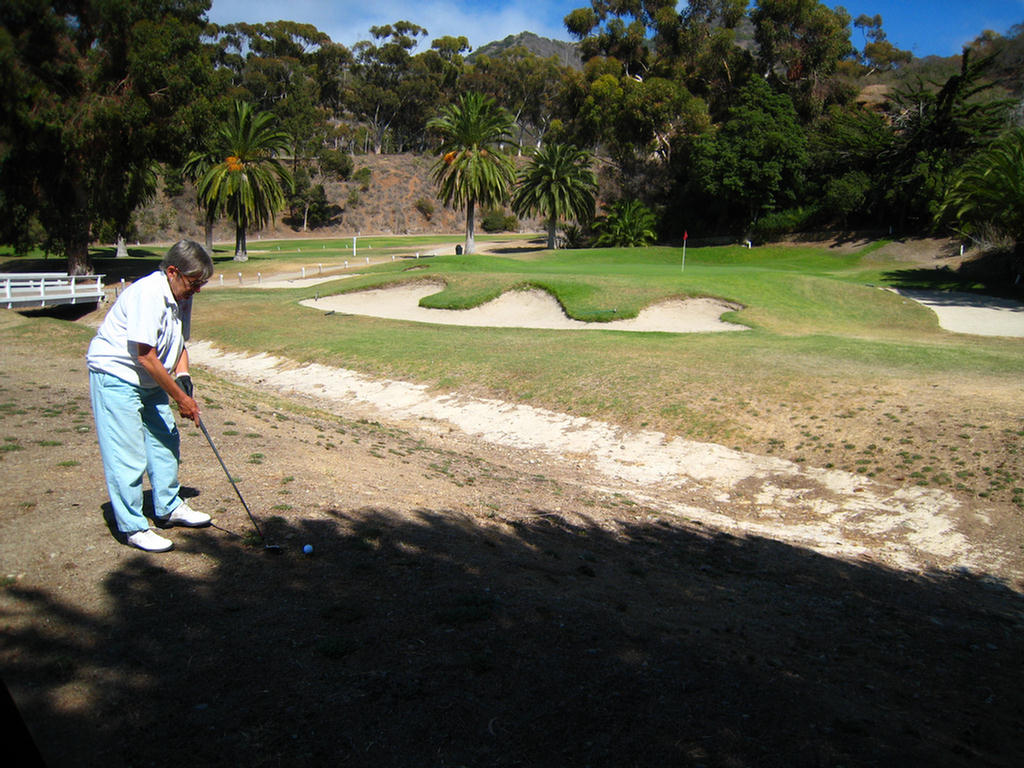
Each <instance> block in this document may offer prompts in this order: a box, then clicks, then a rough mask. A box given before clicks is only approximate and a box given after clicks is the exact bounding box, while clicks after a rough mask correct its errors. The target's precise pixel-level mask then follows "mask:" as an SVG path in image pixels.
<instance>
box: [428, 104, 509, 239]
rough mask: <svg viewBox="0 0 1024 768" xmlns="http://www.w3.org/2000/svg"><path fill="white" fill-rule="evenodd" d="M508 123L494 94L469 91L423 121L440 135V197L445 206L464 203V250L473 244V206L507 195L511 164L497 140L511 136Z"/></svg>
mask: <svg viewBox="0 0 1024 768" xmlns="http://www.w3.org/2000/svg"><path fill="white" fill-rule="evenodd" d="M512 125H513V123H512V118H511V117H510V116H509V114H508V113H507V112H506V111H505V110H504V109H502V108H501V107H499V106H498V104H497V102H495V101H494V99H491V98H488V97H486V96H483V95H481V94H479V93H473V92H470V93H467V94H465V95H464V96H463V97H462V98H461V99H460V100H459V102H458V103H456V104H449V105H448V106H447V107H445V108H444V109H443V110H442V112H441V115H440V116H439V117H435V118H433V119H431V120H429V121H428V122H427V128H428V129H430V130H433V131H436V132H437V133H438V134H439V135H440V137H441V146H440V149H439V150H438V151H439V153H440V155H441V157H440V159H439V160H438V161H437V163H436V164H435V165H434V167H433V169H432V174H433V177H434V181H435V182H436V183H437V185H438V187H439V189H440V192H441V199H442V200H443V201H444V204H445V205H447V206H449V207H454V206H460V207H461V206H465V207H466V247H465V252H466V253H467V254H469V253H473V250H474V244H473V225H474V219H475V213H476V206H477V205H482V206H498V205H503V204H504V203H505V201H506V200H508V197H509V190H510V189H511V187H512V182H513V180H514V177H515V170H514V168H513V165H512V161H511V160H510V159H509V158H508V156H506V155H505V154H503V153H502V152H500V151H499V149H498V145H499V144H500V143H501V142H504V141H508V140H509V139H510V138H511V134H512Z"/></svg>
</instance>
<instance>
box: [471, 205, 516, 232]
mask: <svg viewBox="0 0 1024 768" xmlns="http://www.w3.org/2000/svg"><path fill="white" fill-rule="evenodd" d="M480 227H481V229H483V230H484V231H485V232H515V231H516V230H517V229H519V219H517V218H516V217H515V216H512V215H511V214H506V213H505V212H504V211H503V210H501V209H500V208H491V209H490V210H488V211H487V212H485V213H484V217H483V220H482V221H481V222H480Z"/></svg>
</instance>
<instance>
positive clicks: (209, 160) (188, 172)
mask: <svg viewBox="0 0 1024 768" xmlns="http://www.w3.org/2000/svg"><path fill="white" fill-rule="evenodd" d="M217 160H218V158H217V157H216V156H215V154H214V151H213V150H212V149H210V148H207V149H206V150H204V151H199V152H192V153H191V154H190V155H189V156H188V159H187V160H186V161H185V164H184V165H183V166H182V168H181V172H182V174H183V175H184V176H185V177H186V178H188V179H189V180H190V181H193V182H195V183H196V184H197V185H198V183H199V180H200V179H202V178H203V177H204V176H205V175H206V174H207V173H208V172H209V170H210V169H211V168H212V167H213V166H214V165H216V164H217ZM196 198H197V202H198V203H199V207H200V208H202V209H203V219H204V221H203V223H204V229H205V230H206V252H207V253H208V254H210V255H211V256H212V255H213V225H214V222H215V221H216V220H217V204H216V201H215V200H214V201H210V202H206V201H204V200H203V198H202V195H200V194H199V190H198V188H197V189H196Z"/></svg>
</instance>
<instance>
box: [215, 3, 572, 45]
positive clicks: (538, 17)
mask: <svg viewBox="0 0 1024 768" xmlns="http://www.w3.org/2000/svg"><path fill="white" fill-rule="evenodd" d="M492 4H493V5H492ZM575 5H579V3H573V2H571V0H546V1H542V2H529V0H522V1H520V2H501V1H500V0H497V2H495V0H491V1H490V2H488V0H477V1H476V2H472V1H470V2H466V0H417V1H416V2H412V1H411V0H371V2H366V3H351V2H340V3H339V2H324V0H292V1H291V2H289V3H287V4H286V5H282V4H281V3H280V2H270V0H244V1H243V0H213V7H212V8H211V10H210V12H209V14H208V17H209V19H210V20H211V21H213V22H216V23H219V24H226V23H230V22H235V21H245V22H250V23H255V22H260V21H275V20H278V19H281V18H286V19H289V20H291V21H296V22H301V23H308V24H313V25H314V26H316V27H317V28H318V29H319V30H321V31H322V32H326V33H327V34H328V35H329V36H330V38H331V39H332V40H334V41H335V42H338V43H342V44H344V45H347V46H351V45H353V44H354V43H356V42H358V41H359V40H367V39H369V38H370V27H372V26H378V25H384V24H392V23H394V22H396V21H400V20H405V21H411V22H413V23H414V24H418V25H419V26H421V27H424V28H426V30H427V31H428V34H427V36H426V37H425V38H424V41H423V44H422V45H421V48H420V49H421V50H422V48H423V47H425V46H426V45H429V43H430V41H431V40H435V39H437V38H439V37H444V36H445V35H451V36H453V37H458V36H465V37H466V38H467V39H468V40H469V43H470V45H471V46H472V47H474V48H477V47H479V46H481V45H485V44H487V43H489V42H491V41H494V40H501V39H502V38H505V37H507V36H508V35H514V34H518V33H520V32H524V31H530V32H534V33H535V34H538V35H541V36H543V37H551V38H555V39H560V40H567V39H569V35H568V33H567V32H566V30H565V26H564V25H563V23H562V19H563V18H564V16H565V14H566V13H567V12H568V10H569V9H571V8H572V7H575Z"/></svg>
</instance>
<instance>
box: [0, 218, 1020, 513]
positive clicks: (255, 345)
mask: <svg viewBox="0 0 1024 768" xmlns="http://www.w3.org/2000/svg"><path fill="white" fill-rule="evenodd" d="M501 239H504V238H501ZM479 240H480V241H484V240H485V238H483V237H481V238H479ZM456 242H459V238H457V237H454V236H453V237H431V238H383V237H382V238H360V239H359V245H358V247H359V254H360V257H362V256H365V255H370V256H371V260H373V261H374V262H375V263H374V264H372V265H366V264H365V263H364V264H359V265H350V268H349V270H348V271H349V273H350V274H351V273H356V272H358V273H359V274H358V276H352V277H348V278H346V279H339V280H335V281H331V282H326V283H321V284H319V285H316V286H311V287H304V288H297V289H281V290H274V291H268V290H260V289H256V288H255V287H237V281H236V282H235V284H234V286H232V287H230V288H224V289H221V288H219V287H217V284H216V283H217V281H215V283H214V284H213V285H211V286H210V287H209V288H208V289H206V290H204V291H203V293H202V294H201V296H200V298H199V300H198V301H197V302H196V310H195V318H194V324H193V328H194V329H195V333H196V334H197V335H198V336H199V337H201V338H205V339H209V340H211V341H213V342H214V343H215V344H217V345H218V346H222V347H227V348H233V349H238V350H249V351H252V352H266V353H269V354H272V355H276V356H280V357H285V358H290V359H293V360H296V361H300V362H307V361H310V362H318V363H322V364H325V365H333V366H339V367H346V368H352V369H355V370H359V371H363V372H365V373H368V374H370V375H375V376H382V377H391V378H398V379H404V380H411V381H416V382H422V383H425V384H427V385H429V386H431V387H433V388H435V389H437V390H455V389H458V390H461V391H465V392H469V393H474V394H480V395H486V396H493V397H499V398H502V399H508V400H512V401H517V402H523V403H529V404H532V405H536V406H540V407H547V408H551V409H554V410H557V411H561V412H566V413H571V414H574V415H580V416H587V417H591V418H597V419H602V420H607V421H611V422H614V423H618V424H622V425H624V426H627V427H632V428H648V429H656V430H660V431H664V432H666V433H669V434H678V435H682V436H687V437H693V438H697V439H706V440H711V441H714V442H719V443H722V444H724V445H727V446H731V447H744V448H752V449H755V450H763V451H766V452H771V453H773V454H776V455H780V456H787V457H789V458H792V459H794V460H801V461H802V460H807V461H808V462H819V463H820V464H821V465H825V464H826V463H827V464H828V465H829V466H833V465H834V466H836V467H839V468H844V469H849V470H850V471H860V472H864V473H866V474H871V475H874V474H875V473H876V472H878V471H881V470H880V467H882V466H885V467H886V471H887V472H890V473H893V474H895V473H898V472H901V471H903V470H902V469H901V467H902V466H903V465H904V464H905V462H904V461H902V460H901V458H900V456H899V454H898V453H897V451H900V450H903V449H905V448H907V447H908V446H910V447H916V448H917V449H918V450H920V446H922V445H924V444H925V441H926V439H927V438H926V434H925V433H924V432H923V431H922V430H923V429H924V427H923V426H921V425H922V424H923V423H924V419H925V418H935V417H940V418H942V419H946V421H947V422H948V426H947V427H946V429H947V430H948V431H949V433H948V434H947V435H946V438H945V439H946V440H947V441H948V442H949V446H950V447H949V448H948V450H946V451H945V452H944V454H943V456H944V459H943V463H942V464H941V466H940V465H938V464H936V463H935V462H931V463H932V464H935V469H934V471H933V472H929V473H925V472H923V471H922V470H921V466H923V465H924V462H914V463H913V464H911V465H909V468H908V469H907V470H906V471H907V472H908V473H909V472H911V471H913V472H919V473H920V474H921V475H922V477H920V478H914V480H920V481H921V482H934V483H935V484H937V485H943V486H945V485H947V484H948V483H950V482H952V478H953V477H954V476H955V475H954V473H955V472H958V471H961V472H962V471H964V469H963V467H962V466H961V465H959V464H956V463H955V462H954V458H955V459H956V460H957V461H962V459H961V457H964V456H967V455H968V454H969V451H970V450H974V449H973V448H972V441H979V440H987V441H989V443H991V441H992V438H991V437H988V436H986V435H985V434H984V433H985V430H986V428H987V427H992V426H999V425H1000V424H999V422H998V419H999V418H1004V417H1005V418H1007V419H1009V421H1004V422H1003V423H1004V424H1005V423H1010V424H1017V423H1019V422H1020V418H1021V416H1020V410H1019V408H1018V409H1017V410H1012V408H1015V407H1016V406H1006V403H1005V402H1004V400H990V399H986V397H988V395H985V394H982V393H988V392H1007V391H1014V387H1017V388H1018V389H1019V382H1020V381H1021V380H1024V339H999V338H986V337H977V336H965V335H958V334H951V333H947V332H945V331H943V330H941V329H940V328H939V327H938V323H937V320H936V317H935V315H934V314H933V313H932V312H931V311H930V310H928V309H927V308H924V307H922V306H920V305H919V304H917V303H916V302H913V301H910V300H908V299H904V298H902V297H900V296H899V295H897V294H895V293H893V292H891V291H884V290H880V286H886V285H894V286H900V285H906V284H908V282H910V281H914V282H916V283H921V284H923V285H931V286H932V287H935V286H942V285H946V284H947V283H948V282H949V280H950V274H949V273H948V272H947V271H943V270H932V271H931V272H932V273H934V274H932V275H931V277H929V275H928V274H926V273H925V272H926V271H924V272H923V271H922V270H920V269H919V268H917V267H913V266H912V267H908V265H907V264H905V263H898V262H895V261H887V260H886V257H885V248H884V245H885V243H873V244H868V245H867V246H865V247H864V248H862V249H860V250H859V251H855V252H846V253H842V254H840V253H837V252H836V251H834V250H831V249H828V248H825V247H761V248H755V249H746V248H741V247H721V248H689V249H688V250H687V254H686V265H685V270H684V269H682V268H681V267H682V265H681V255H682V254H681V250H680V249H678V248H663V247H655V248H643V249H594V250H579V251H558V252H547V251H539V250H537V249H536V248H535V247H533V248H532V249H531V248H530V247H529V246H530V245H531V241H530V240H529V238H520V239H519V240H518V241H516V242H513V243H512V244H511V246H509V247H508V248H507V249H505V250H504V251H503V252H501V253H498V254H493V255H487V254H478V255H473V256H456V255H454V253H445V254H442V255H438V256H435V257H431V258H421V259H415V258H411V257H412V256H413V255H414V254H415V253H416V252H420V253H426V252H427V251H428V250H430V249H431V248H440V247H441V246H445V248H444V249H443V250H448V249H447V245H451V244H453V243H456ZM532 242H533V243H535V242H536V241H535V240H534V241H532ZM250 247H251V256H250V261H249V262H247V263H245V264H237V263H234V262H232V261H231V257H230V253H229V252H226V251H218V254H217V269H218V271H219V272H227V273H228V274H230V273H231V272H232V271H234V272H237V271H242V272H243V274H244V276H245V280H246V281H247V282H246V285H251V282H250V281H251V278H252V277H253V276H254V275H255V274H256V273H257V272H263V273H264V274H268V275H269V274H273V273H275V272H276V273H280V272H286V273H293V274H294V273H297V272H298V271H299V270H300V269H301V268H302V267H306V268H307V272H311V273H315V272H316V271H317V270H318V269H319V265H320V264H321V263H323V264H324V267H325V269H332V268H333V269H338V268H339V267H343V265H344V261H345V260H346V259H351V253H350V252H351V239H343V240H335V241H315V240H296V241H275V242H273V243H269V242H267V243H260V242H258V241H251V242H250ZM278 248H280V250H278ZM300 249H301V250H300ZM160 253H161V251H160V250H159V249H151V250H148V251H147V250H146V249H141V251H138V252H135V253H133V257H132V259H130V260H126V261H130V262H132V263H135V264H137V265H141V267H140V269H141V270H142V272H141V273H143V274H144V273H145V271H148V270H149V269H151V268H152V267H153V266H155V263H156V260H157V259H158V258H159V256H160ZM321 259H323V261H322V262H321ZM332 259H333V260H332ZM109 261H111V262H112V261H113V260H112V259H110V260H109ZM416 280H430V281H434V282H436V283H437V284H438V285H439V289H438V291H437V293H435V294H433V295H431V296H428V297H427V298H426V299H424V301H423V303H424V304H425V305H429V306H432V307H439V308H450V309H462V308H467V307H473V306H477V305H479V304H481V303H484V302H486V301H488V300H490V299H493V298H495V297H497V296H499V295H500V294H501V293H502V292H504V291H509V290H516V289H521V288H527V287H530V288H539V289H541V290H545V291H548V292H549V293H550V294H551V295H552V296H554V297H555V298H556V299H557V300H558V301H559V302H560V303H561V304H562V306H563V307H564V309H565V311H566V312H567V314H568V315H570V316H571V317H574V318H577V319H580V320H589V321H603V320H611V319H616V318H624V317H631V316H635V315H636V314H637V313H638V312H639V311H640V310H641V309H642V308H643V307H645V306H647V305H649V304H653V303H656V302H658V301H662V300H664V299H667V298H673V297H685V296H712V297H717V298H721V299H725V300H728V301H731V302H734V303H736V304H739V305H741V306H742V309H741V310H739V311H737V312H734V313H729V314H728V315H727V316H726V318H727V319H729V320H731V321H733V322H737V323H740V324H743V325H745V326H746V327H747V328H748V329H749V330H747V331H744V332H739V333H700V334H667V333H631V332H620V331H604V332H592V331H588V332H579V331H561V330H524V329H515V328H475V327H459V326H447V325H428V324H422V323H409V322H401V321H392V320H383V319H376V318H369V317H356V316H348V315H344V314H340V313H336V314H333V315H326V314H324V313H323V312H317V311H315V310H312V309H309V308H306V307H302V306H300V304H299V301H300V300H303V299H308V298H313V297H314V296H316V295H319V296H321V297H322V296H325V295H328V294H330V293H336V292H341V291H350V290H361V289H366V288H371V287H379V286H385V285H388V284H393V283H398V282H404V281H416ZM929 281H930V282H929ZM225 282H226V283H230V282H231V281H230V280H226V281H225ZM955 287H957V288H958V289H960V290H962V289H964V288H965V287H967V286H964V285H957V286H955ZM48 328H49V329H50V330H52V327H51V326H47V325H45V324H43V325H42V326H36V325H32V326H19V327H17V328H13V329H9V330H8V332H10V333H18V334H32V333H35V334H39V335H40V338H42V336H43V335H45V334H46V333H47V332H48V331H47V329H48ZM89 333H91V331H90V329H83V331H82V334H83V336H84V335H86V334H89ZM959 392H965V393H969V394H968V396H967V397H966V399H964V400H963V401H962V402H957V403H956V405H957V407H960V408H962V409H963V410H964V411H965V412H966V411H968V410H971V411H973V415H964V416H963V417H961V416H960V414H958V413H953V412H949V411H944V412H942V413H937V412H935V411H936V409H938V408H939V407H940V406H938V405H936V406H935V407H934V408H933V407H932V406H931V405H927V404H928V403H930V402H931V401H932V398H933V396H934V395H935V394H936V393H938V394H942V393H954V395H955V393H959ZM952 398H953V400H954V402H955V396H952ZM917 403H925V404H926V405H925V406H922V407H921V408H918V407H917V405H916V404H917ZM941 407H942V408H947V409H948V408H949V404H948V402H946V403H944V404H943V405H942V406H941ZM1008 407H1009V408H1010V409H1011V410H1006V409H1007V408H1008ZM1000 409H1003V410H1000ZM0 415H3V413H2V409H0ZM819 416H820V417H821V420H818V421H815V420H816V419H818V418H819ZM826 417H830V419H831V421H830V424H829V426H826V425H825V423H824V422H825V420H826ZM872 420H874V421H872ZM968 421H970V422H973V424H974V426H967V425H966V424H965V423H963V422H968ZM958 422H961V423H958ZM857 424H860V425H862V426H863V425H867V426H868V428H867V432H868V433H870V434H871V437H870V439H864V434H863V432H862V433H861V434H860V435H858V436H856V437H850V438H847V436H846V435H845V434H844V432H845V431H846V428H847V426H849V427H850V428H851V429H852V428H853V427H854V426H856V425H857ZM782 427H786V429H782ZM958 435H962V436H958ZM911 438H912V439H913V440H914V441H916V442H915V443H913V445H912V444H911V443H909V442H903V441H904V440H910V439H911ZM1007 439H1009V438H1007ZM1013 440H1014V441H1015V443H1016V442H1019V440H1018V438H1017V437H1016V436H1014V437H1013ZM758 441H760V443H758ZM1003 442H1004V443H1005V442H1006V441H1005V440H1004V441H1003ZM883 443H885V444H884V445H883ZM869 444H872V445H880V446H883V447H880V448H879V449H878V450H877V451H872V453H871V455H870V456H867V455H864V453H863V451H864V449H863V446H864V445H869ZM991 444H993V445H994V443H991ZM858 445H859V446H861V447H860V448H857V446H858ZM847 446H851V447H847ZM7 450H13V449H7ZM912 453H913V451H909V450H908V451H907V455H911V454H912ZM869 458H870V461H868V459H869ZM876 459H877V462H876ZM947 459H948V460H947ZM256 460H259V459H256ZM979 461H980V459H979ZM1020 461H1021V459H1019V458H1017V459H1015V462H1016V463H1015V466H1017V465H1019V464H1020ZM970 469H974V467H971V468H970ZM976 474H977V476H978V478H981V473H980V472H978V473H976ZM961 479H962V478H961ZM965 482H968V481H965ZM980 482H981V481H980V479H978V480H976V481H975V484H977V483H980ZM1003 485H1006V487H1007V489H1006V490H1005V494H1006V495H1007V497H1008V498H1009V495H1011V494H1015V495H1016V497H1017V498H1019V497H1020V496H1021V494H1020V492H1019V491H1016V490H1013V489H1014V488H1015V487H1018V486H1019V485H1020V484H1019V483H1013V484H1009V483H1003ZM984 492H987V491H984Z"/></svg>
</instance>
